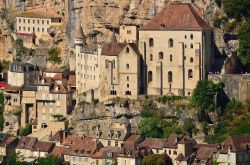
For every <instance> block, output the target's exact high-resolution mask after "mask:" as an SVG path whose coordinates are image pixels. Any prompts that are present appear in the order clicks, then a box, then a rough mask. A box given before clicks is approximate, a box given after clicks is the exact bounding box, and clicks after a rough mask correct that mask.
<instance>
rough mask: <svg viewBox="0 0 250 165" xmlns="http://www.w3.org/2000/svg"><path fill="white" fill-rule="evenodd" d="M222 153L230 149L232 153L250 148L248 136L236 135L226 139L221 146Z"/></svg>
mask: <svg viewBox="0 0 250 165" xmlns="http://www.w3.org/2000/svg"><path fill="white" fill-rule="evenodd" d="M221 145H222V152H227V150H228V147H231V151H232V152H240V151H245V150H247V149H248V148H249V147H250V136H249V135H237V136H231V137H229V138H227V139H226V140H225V141H224V142H223V143H222V144H221Z"/></svg>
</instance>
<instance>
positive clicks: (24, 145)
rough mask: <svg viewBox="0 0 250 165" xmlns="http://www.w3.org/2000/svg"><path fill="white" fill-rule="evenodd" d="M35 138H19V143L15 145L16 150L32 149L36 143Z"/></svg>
mask: <svg viewBox="0 0 250 165" xmlns="http://www.w3.org/2000/svg"><path fill="white" fill-rule="evenodd" d="M37 140H38V139H37V138H35V137H28V136H23V137H21V138H20V140H19V143H18V144H17V146H16V148H17V149H32V148H33V147H34V146H35V144H36V142H37Z"/></svg>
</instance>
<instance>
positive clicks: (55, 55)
mask: <svg viewBox="0 0 250 165" xmlns="http://www.w3.org/2000/svg"><path fill="white" fill-rule="evenodd" d="M48 53H49V60H50V61H52V62H54V63H60V62H61V58H60V57H59V55H60V50H59V49H58V48H51V49H50V50H49V52H48Z"/></svg>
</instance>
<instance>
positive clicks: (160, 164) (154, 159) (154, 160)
mask: <svg viewBox="0 0 250 165" xmlns="http://www.w3.org/2000/svg"><path fill="white" fill-rule="evenodd" d="M172 164H173V162H172V160H171V158H170V157H169V156H168V155H167V154H152V155H148V156H145V157H144V158H143V160H142V165H172Z"/></svg>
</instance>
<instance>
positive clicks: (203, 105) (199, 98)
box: [192, 80, 224, 112]
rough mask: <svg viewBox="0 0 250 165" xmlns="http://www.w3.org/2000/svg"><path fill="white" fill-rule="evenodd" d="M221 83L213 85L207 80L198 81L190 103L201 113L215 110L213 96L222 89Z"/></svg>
mask: <svg viewBox="0 0 250 165" xmlns="http://www.w3.org/2000/svg"><path fill="white" fill-rule="evenodd" d="M223 86H224V85H223V83H219V84H214V83H213V82H212V81H209V80H202V81H198V83H197V85H196V87H195V89H194V91H193V95H192V103H193V104H194V106H195V107H197V108H198V109H199V110H201V111H206V112H209V111H211V110H213V109H214V108H215V94H216V93H217V92H220V91H221V89H222V88H223Z"/></svg>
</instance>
